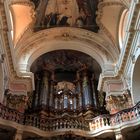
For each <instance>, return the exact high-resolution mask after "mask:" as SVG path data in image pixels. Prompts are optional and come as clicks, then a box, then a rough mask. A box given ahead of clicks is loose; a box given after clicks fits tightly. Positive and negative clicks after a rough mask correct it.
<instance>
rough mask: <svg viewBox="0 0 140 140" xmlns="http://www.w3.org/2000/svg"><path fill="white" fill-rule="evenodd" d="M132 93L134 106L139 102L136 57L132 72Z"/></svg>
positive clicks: (139, 69)
mask: <svg viewBox="0 0 140 140" xmlns="http://www.w3.org/2000/svg"><path fill="white" fill-rule="evenodd" d="M132 92H133V100H134V104H136V103H137V102H138V101H140V56H139V57H138V59H137V61H136V63H135V66H134V71H133V79H132Z"/></svg>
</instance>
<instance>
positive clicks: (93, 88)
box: [91, 74, 98, 107]
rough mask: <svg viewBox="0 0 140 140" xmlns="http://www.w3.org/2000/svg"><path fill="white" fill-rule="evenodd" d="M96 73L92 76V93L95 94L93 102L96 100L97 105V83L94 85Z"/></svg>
mask: <svg viewBox="0 0 140 140" xmlns="http://www.w3.org/2000/svg"><path fill="white" fill-rule="evenodd" d="M94 80H95V78H94V74H92V78H91V85H92V95H93V102H94V106H95V107H97V104H98V103H97V96H96V92H95V85H94Z"/></svg>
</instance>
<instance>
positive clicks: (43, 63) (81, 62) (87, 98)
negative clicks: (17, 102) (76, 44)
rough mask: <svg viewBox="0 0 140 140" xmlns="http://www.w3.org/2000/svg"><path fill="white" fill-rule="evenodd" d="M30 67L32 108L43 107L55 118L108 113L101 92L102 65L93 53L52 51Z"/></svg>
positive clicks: (41, 108)
mask: <svg viewBox="0 0 140 140" xmlns="http://www.w3.org/2000/svg"><path fill="white" fill-rule="evenodd" d="M30 70H31V72H33V73H34V75H35V76H34V77H35V78H34V79H35V91H34V96H33V100H32V107H31V109H29V111H30V110H31V111H35V112H37V111H39V112H40V111H42V110H43V111H45V112H46V113H47V115H48V117H54V118H57V117H62V118H63V117H64V116H65V115H68V116H72V117H78V116H79V115H80V116H81V114H85V115H84V117H91V116H92V117H93V116H97V115H99V114H102V113H105V112H106V110H105V108H103V107H104V103H105V102H104V100H105V96H103V95H102V94H99V93H98V91H97V85H98V79H99V75H100V73H101V67H100V65H99V64H98V63H97V61H96V60H95V59H93V58H92V57H91V56H89V55H87V54H85V53H82V52H79V51H75V50H56V51H51V52H48V53H45V54H43V55H41V56H40V57H39V58H37V59H36V61H34V63H33V64H32V65H31V69H30ZM77 119H78V118H77Z"/></svg>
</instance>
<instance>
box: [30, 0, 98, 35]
mask: <svg viewBox="0 0 140 140" xmlns="http://www.w3.org/2000/svg"><path fill="white" fill-rule="evenodd" d="M32 1H33V2H34V4H35V9H36V22H35V26H34V29H35V31H38V30H42V29H46V28H54V27H78V28H84V29H87V30H91V31H94V32H97V31H98V26H97V24H96V14H95V13H96V10H97V5H98V1H97V0H39V1H37V0H32Z"/></svg>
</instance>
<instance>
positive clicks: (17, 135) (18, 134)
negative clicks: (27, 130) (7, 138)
mask: <svg viewBox="0 0 140 140" xmlns="http://www.w3.org/2000/svg"><path fill="white" fill-rule="evenodd" d="M22 135H23V131H22V130H17V131H16V133H15V136H14V139H13V140H22Z"/></svg>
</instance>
